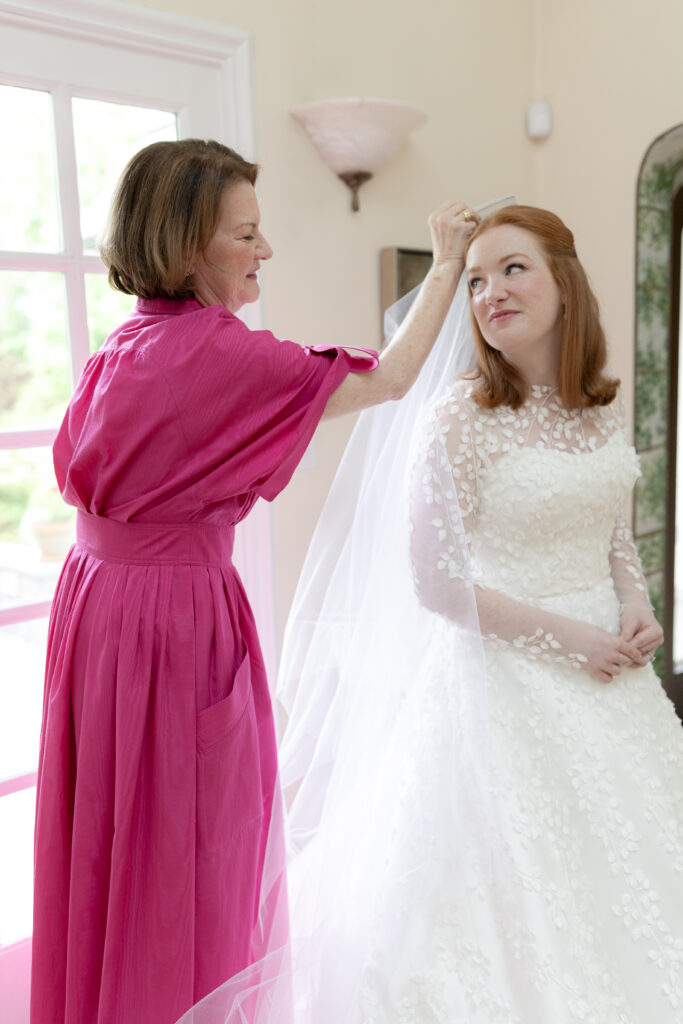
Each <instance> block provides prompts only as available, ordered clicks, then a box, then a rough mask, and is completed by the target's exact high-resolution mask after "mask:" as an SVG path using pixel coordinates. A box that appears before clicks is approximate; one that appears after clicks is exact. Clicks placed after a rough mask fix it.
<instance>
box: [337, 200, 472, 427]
mask: <svg viewBox="0 0 683 1024" xmlns="http://www.w3.org/2000/svg"><path fill="white" fill-rule="evenodd" d="M478 223H479V217H478V216H477V214H476V213H474V212H473V211H472V210H471V209H470V208H469V207H467V206H466V205H465V204H464V203H458V202H447V203H444V204H443V205H442V206H440V207H439V208H438V209H436V210H435V211H434V213H432V215H431V216H430V218H429V230H430V232H431V236H432V249H433V253H434V261H433V263H432V266H431V268H430V270H429V273H428V274H427V277H426V278H425V280H424V283H423V285H422V288H421V289H420V292H419V294H418V296H417V298H416V300H415V302H414V303H413V306H412V308H411V310H410V312H409V313H408V316H407V317H406V319H405V320H404V321H403V323H402V324H401V326H400V327H399V329H398V331H397V332H396V334H395V335H394V337H393V339H392V341H391V344H390V345H388V346H387V348H386V349H385V350H384V351H383V352H382V353H381V355H380V358H379V366H378V367H377V368H376V369H375V370H373V372H372V373H364V374H356V373H351V374H349V375H348V377H346V379H345V380H344V381H343V382H342V383H341V384H340V385H339V387H338V388H337V390H336V391H334V392H333V393H332V395H330V398H329V399H328V402H327V405H326V407H325V412H324V414H323V418H325V419H328V418H331V417H333V416H343V415H344V414H345V413H348V412H357V411H359V410H360V409H366V408H367V407H368V406H371V405H379V403H380V402H386V401H389V400H390V399H398V398H402V397H403V395H405V393H406V392H407V391H408V390H409V388H410V387H411V386H412V384H413V383H414V382H415V380H416V379H417V375H418V374H419V372H420V370H421V369H422V365H423V363H424V361H425V359H426V358H427V356H428V355H429V353H430V352H431V349H432V346H433V344H434V342H435V341H436V338H437V336H438V334H439V331H440V330H441V327H442V324H443V322H444V319H445V317H446V313H447V312H448V310H449V308H450V305H451V302H452V301H453V296H454V295H455V289H456V287H457V284H458V279H459V278H460V274H461V273H462V270H463V267H464V259H463V251H464V248H465V243H466V242H467V239H468V238H469V236H470V235H471V234H472V232H473V231H474V229H475V227H476V226H477V224H478Z"/></svg>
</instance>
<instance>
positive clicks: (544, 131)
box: [526, 103, 553, 139]
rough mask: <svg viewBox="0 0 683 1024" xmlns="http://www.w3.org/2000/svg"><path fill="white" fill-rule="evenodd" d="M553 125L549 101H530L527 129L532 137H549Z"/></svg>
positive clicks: (527, 113)
mask: <svg viewBox="0 0 683 1024" xmlns="http://www.w3.org/2000/svg"><path fill="white" fill-rule="evenodd" d="M552 126H553V118H552V112H551V110H550V104H549V103H530V104H529V106H528V107H527V112H526V130H527V134H528V136H529V138H530V139H547V138H548V136H549V135H550V131H551V129H552Z"/></svg>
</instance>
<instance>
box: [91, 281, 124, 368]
mask: <svg viewBox="0 0 683 1024" xmlns="http://www.w3.org/2000/svg"><path fill="white" fill-rule="evenodd" d="M85 297H86V302H87V304H88V332H89V334H90V351H91V352H95V351H97V349H98V348H101V347H102V345H103V344H104V342H105V341H106V340H107V338H108V337H109V335H110V334H111V332H112V331H113V330H114V328H115V327H118V325H119V324H120V323H121V321H122V320H124V319H125V318H126V317H127V316H128V314H129V313H130V312H131V310H132V309H133V307H134V306H135V296H134V295H124V294H123V292H118V291H116V289H115V288H112V287H111V285H110V284H109V281H108V280H107V276H106V274H86V275H85Z"/></svg>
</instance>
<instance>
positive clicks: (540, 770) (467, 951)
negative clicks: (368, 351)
mask: <svg viewBox="0 0 683 1024" xmlns="http://www.w3.org/2000/svg"><path fill="white" fill-rule="evenodd" d="M471 391H472V385H471V384H470V383H468V382H463V381H459V382H458V383H457V384H456V385H455V386H454V387H453V388H452V389H451V391H450V393H449V394H448V395H447V397H446V398H445V399H441V401H440V402H439V403H438V405H437V406H436V408H435V409H434V410H433V412H432V414H431V416H430V417H429V421H428V423H427V427H426V429H425V432H424V436H423V440H422V443H421V446H420V454H419V459H418V463H417V466H416V473H415V476H414V493H413V506H412V540H411V543H412V559H413V566H414V572H415V580H416V586H417V589H418V593H419V595H420V599H421V602H422V603H423V604H424V605H426V606H427V607H429V608H431V609H432V611H434V612H437V613H438V614H437V615H436V616H434V622H435V629H437V630H438V629H439V628H443V629H452V623H453V622H454V621H455V622H457V621H458V616H459V614H460V612H459V609H460V607H461V605H462V603H463V594H464V592H465V591H467V590H468V589H469V593H470V595H471V592H472V591H471V588H472V584H474V592H475V595H476V601H477V608H478V613H479V619H480V623H481V632H482V635H483V636H484V652H485V666H486V676H487V687H488V706H489V715H490V736H489V757H490V772H489V774H488V776H487V777H488V789H489V792H488V793H487V794H486V801H487V803H486V811H485V813H486V814H487V815H488V816H489V825H490V827H491V829H492V830H493V836H494V846H495V857H494V858H493V860H494V863H493V865H491V864H489V863H486V862H482V863H481V865H480V869H478V868H477V866H476V858H475V860H474V867H472V864H470V868H469V869H468V870H467V871H463V872H461V871H460V870H459V869H457V868H455V867H454V870H453V871H448V870H444V869H443V867H440V868H439V869H438V870H439V871H441V873H442V877H441V878H439V879H438V880H437V881H438V886H439V890H440V900H439V905H438V908H437V910H436V912H435V913H434V914H433V915H432V916H431V917H430V919H429V920H424V919H420V918H419V915H418V916H417V917H416V916H415V914H414V910H413V912H411V914H408V913H403V914H402V908H401V906H400V905H397V904H396V903H395V902H394V903H393V905H392V906H391V907H387V906H385V907H384V908H383V909H382V911H381V912H380V913H378V914H377V917H376V921H375V926H374V927H375V932H374V935H373V937H372V941H371V947H372V951H373V952H372V955H371V957H370V962H369V964H368V965H367V967H366V969H365V972H364V978H363V985H362V990H361V997H362V998H361V1004H362V1012H361V1014H360V1019H362V1020H363V1022H364V1024H408V1022H409V1024H573V1022H582V1024H680V1022H682V1021H683V730H682V729H681V723H680V721H679V720H678V718H677V717H676V714H675V712H674V709H673V706H672V704H671V702H670V701H669V699H668V698H667V696H666V694H665V693H664V691H663V689H662V687H661V684H660V682H659V680H658V679H657V677H656V675H655V673H654V671H653V669H652V667H651V666H648V667H646V668H634V669H630V668H626V669H624V670H622V672H621V674H620V675H619V676H617V677H615V679H614V680H613V681H612V682H611V683H609V684H604V683H600V682H598V681H596V680H595V679H594V678H592V677H591V676H590V675H589V674H588V673H587V672H586V671H585V670H584V669H583V668H582V658H581V655H580V654H579V653H577V651H576V650H574V649H573V648H572V640H573V639H574V637H575V633H574V632H572V622H568V620H579V621H582V622H588V623H593V624H594V625H597V626H600V627H602V628H603V629H606V630H609V631H611V632H613V633H618V632H619V628H620V607H621V604H623V603H627V602H629V601H640V602H642V601H643V600H647V598H646V593H645V587H644V583H643V581H642V576H641V572H640V565H639V562H638V558H637V554H636V551H635V547H634V545H633V541H632V537H631V534H630V531H629V530H628V529H627V527H626V525H625V523H624V520H623V519H622V514H623V510H624V508H625V507H626V505H627V502H628V500H629V497H630V494H631V492H632V488H633V485H634V483H635V480H636V478H637V476H638V474H639V468H638V461H637V456H636V454H635V452H634V450H633V448H632V447H631V446H630V445H629V444H628V441H627V439H626V436H625V433H624V431H623V428H622V426H621V421H620V413H619V409H618V402H615V403H613V404H612V405H609V406H606V407H597V408H593V409H586V410H577V411H572V412H567V411H566V410H565V409H564V408H563V407H562V406H561V404H560V402H559V399H558V396H557V392H556V391H555V390H553V389H550V388H544V387H538V386H534V387H533V388H532V389H531V394H530V397H529V399H528V400H527V402H526V403H525V404H524V405H523V406H522V407H521V408H520V409H519V410H517V411H516V412H513V411H512V410H511V409H510V408H509V407H507V406H500V407H498V408H497V409H494V410H490V411H489V410H484V409H482V408H480V407H479V406H478V405H477V404H476V403H475V402H474V400H473V399H472V397H471ZM444 473H446V474H447V477H448V482H447V483H446V485H445V486H444V485H443V483H442V481H443V476H444ZM440 481H441V482H440ZM456 498H457V501H458V503H459V506H460V514H461V516H462V524H463V527H464V530H465V532H466V538H467V546H468V549H469V556H470V560H471V561H470V564H469V565H468V566H464V565H463V564H462V556H461V555H460V554H458V548H457V546H455V547H454V546H453V545H451V544H450V543H449V538H448V535H447V530H446V529H445V528H444V518H445V514H447V513H448V511H449V510H448V508H447V506H448V503H449V502H453V503H455V500H456ZM468 580H469V584H468V582H467V581H468ZM448 702H449V666H448V664H444V663H443V662H442V663H440V664H434V665H431V666H429V672H428V673H426V674H425V677H424V679H423V681H422V683H421V684H420V685H419V686H418V685H416V686H415V689H414V691H413V693H410V694H408V695H407V696H406V698H405V708H404V711H403V713H402V714H403V718H404V721H405V723H406V727H405V730H404V743H405V751H404V753H405V757H404V771H403V775H402V777H401V778H398V779H396V780H395V792H396V794H397V799H396V812H395V813H396V821H395V831H394V833H393V834H394V835H400V836H402V837H403V836H405V835H406V834H411V832H412V834H413V837H414V842H415V843H416V844H419V843H424V844H425V849H426V850H428V846H427V844H428V843H429V842H430V838H429V835H428V832H429V830H430V829H431V828H433V823H429V822H424V821H422V819H421V811H420V808H421V807H422V806H426V805H430V806H434V805H435V804H438V801H439V799H443V800H447V799H448V795H449V791H450V788H451V782H452V780H451V779H450V778H449V774H448V770H447V769H446V768H445V766H444V764H443V762H442V761H441V760H440V757H439V751H440V749H441V748H442V746H443V747H445V746H447V743H448V738H447V736H446V734H447V732H448V731H449V730H451V729H452V728H453V719H452V716H451V715H449V713H448ZM408 818H412V825H407V824H406V821H407V819H408ZM465 841H466V837H463V836H459V835H453V836H452V844H453V850H454V865H455V864H456V851H459V848H460V847H461V846H462V845H463V843H464V842H465ZM400 855H401V851H400V850H398V851H397V850H394V852H393V854H391V856H393V857H395V858H396V857H400ZM393 898H394V899H395V894H394V897H393ZM407 905H408V903H406V906H407ZM413 907H414V904H413Z"/></svg>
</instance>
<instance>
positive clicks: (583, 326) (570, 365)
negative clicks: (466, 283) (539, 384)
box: [465, 206, 619, 409]
mask: <svg viewBox="0 0 683 1024" xmlns="http://www.w3.org/2000/svg"><path fill="white" fill-rule="evenodd" d="M501 225H512V226H513V227H516V228H521V229H522V230H523V231H528V232H529V234H530V235H532V236H533V237H534V239H535V240H536V242H537V243H538V245H539V246H540V248H541V251H542V253H543V255H544V257H545V260H546V262H547V264H548V267H549V268H550V272H551V273H552V275H553V277H554V278H555V280H556V281H557V284H558V286H559V288H560V291H561V293H562V297H563V304H564V310H565V315H564V320H563V331H562V342H561V357H560V370H559V379H558V387H559V391H560V397H561V399H562V403H563V405H564V406H565V408H567V409H576V408H580V407H584V408H588V407H590V406H594V405H609V403H610V402H612V401H613V400H614V398H615V396H616V393H617V388H618V387H619V381H618V380H615V379H614V378H612V377H609V376H607V375H606V374H605V372H604V370H605V365H606V363H607V342H606V340H605V332H604V331H603V329H602V324H601V323H600V309H599V306H598V300H597V299H596V297H595V295H594V294H593V290H592V288H591V286H590V284H589V282H588V277H587V276H586V271H585V270H584V269H583V266H582V265H581V263H580V261H579V258H578V256H577V255H576V248H575V246H574V236H573V235H572V233H571V231H570V230H569V228H568V227H567V226H566V225H565V224H564V223H563V222H562V221H561V220H560V218H559V217H558V216H556V214H554V213H550V211H549V210H542V209H540V208H539V207H536V206H506V207H504V208H503V209H502V210H499V211H498V212H497V213H495V214H494V215H493V216H492V217H490V218H489V219H488V220H484V221H482V223H481V224H480V225H479V226H478V227H477V229H476V230H475V231H474V232H473V234H472V235H471V236H470V238H469V240H468V242H467V245H466V247H465V259H466V258H467V253H468V252H469V249H470V246H471V245H472V243H473V242H474V241H475V240H476V239H477V238H480V237H481V235H483V234H484V233H485V232H486V231H491V230H492V229H493V228H496V227H500V226H501ZM472 330H473V333H474V342H475V347H476V350H477V361H478V364H479V365H478V370H476V371H475V377H474V380H475V389H474V394H473V397H474V399H475V400H476V401H477V402H478V404H479V405H481V406H483V407H484V408H486V409H493V408H495V407H496V406H498V405H509V406H511V407H512V408H513V409H517V408H519V406H520V405H522V403H523V402H524V401H525V399H526V397H527V394H528V390H529V386H528V384H527V382H526V380H525V379H524V377H523V376H522V374H521V373H519V371H518V370H516V369H515V367H514V366H512V364H511V363H509V362H508V361H507V359H506V358H505V356H504V355H503V354H502V353H501V352H498V351H497V350H496V349H494V348H492V347H491V346H490V345H489V344H488V343H487V342H486V340H485V338H484V336H483V334H482V333H481V331H480V330H479V325H478V324H477V322H476V320H475V317H474V314H472Z"/></svg>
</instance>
